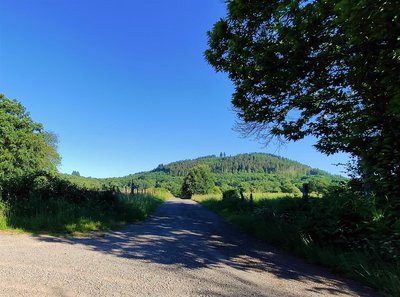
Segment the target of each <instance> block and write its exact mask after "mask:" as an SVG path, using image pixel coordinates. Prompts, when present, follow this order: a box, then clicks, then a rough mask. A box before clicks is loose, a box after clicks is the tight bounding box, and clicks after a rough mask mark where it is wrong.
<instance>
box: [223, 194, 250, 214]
mask: <svg viewBox="0 0 400 297" xmlns="http://www.w3.org/2000/svg"><path fill="white" fill-rule="evenodd" d="M222 204H223V206H224V207H225V208H226V209H230V210H236V211H239V210H244V209H246V208H248V207H249V204H248V202H247V201H244V200H243V199H242V198H241V196H240V193H239V191H238V190H236V189H233V190H227V191H225V192H223V193H222Z"/></svg>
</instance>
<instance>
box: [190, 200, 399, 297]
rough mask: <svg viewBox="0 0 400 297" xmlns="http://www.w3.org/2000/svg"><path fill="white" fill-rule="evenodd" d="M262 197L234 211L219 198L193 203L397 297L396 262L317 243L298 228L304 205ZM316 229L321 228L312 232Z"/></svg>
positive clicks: (304, 213) (302, 222) (305, 214)
mask: <svg viewBox="0 0 400 297" xmlns="http://www.w3.org/2000/svg"><path fill="white" fill-rule="evenodd" d="M262 196H263V195H262V194H257V195H254V203H253V205H250V204H246V205H245V206H244V207H239V208H237V207H236V208H235V209H233V208H232V207H230V206H229V204H227V203H224V201H223V200H222V197H221V196H219V195H195V196H193V199H194V200H196V201H197V202H199V203H201V204H202V205H204V206H205V207H207V208H208V209H210V210H211V211H214V212H216V213H218V214H219V215H221V216H222V217H223V218H225V220H226V221H228V222H229V223H231V224H233V225H234V226H236V227H237V228H238V229H240V230H242V231H243V232H246V233H248V234H251V235H254V236H255V237H257V238H259V239H261V240H263V241H265V242H268V243H270V244H273V245H275V246H279V247H281V248H284V249H285V250H288V251H290V252H292V253H294V254H296V255H298V256H300V257H303V258H305V259H306V260H308V261H309V262H312V263H316V264H320V265H324V266H326V267H329V268H330V269H331V270H333V271H335V272H339V273H342V274H344V275H346V276H347V277H350V278H353V279H356V280H359V281H361V282H363V283H364V284H367V285H369V286H370V287H373V288H375V289H377V290H379V291H380V292H382V293H383V294H385V295H386V296H393V297H394V296H396V297H397V296H400V264H399V261H387V259H386V260H385V259H382V258H381V257H380V255H376V254H371V253H367V252H365V251H363V250H362V249H361V250H356V249H350V248H340V247H338V246H333V245H329V244H325V245H322V244H320V243H317V242H315V241H314V240H313V239H312V237H311V236H309V235H308V234H307V233H306V232H304V230H303V229H302V228H301V225H307V224H310V223H309V217H308V215H309V214H310V213H309V210H301V208H302V204H303V203H304V202H303V201H301V199H299V198H293V197H279V196H278V195H276V196H274V195H272V194H268V195H264V196H265V197H264V198H263V197H262ZM321 201H322V199H318V198H314V201H313V200H311V201H310V202H311V204H312V203H320V202H321ZM299 209H300V210H301V211H299ZM294 213H295V215H293V214H294ZM317 224H318V223H317ZM321 225H323V222H321ZM309 228H314V227H313V226H311V227H309ZM318 228H321V227H316V228H315V229H316V230H318Z"/></svg>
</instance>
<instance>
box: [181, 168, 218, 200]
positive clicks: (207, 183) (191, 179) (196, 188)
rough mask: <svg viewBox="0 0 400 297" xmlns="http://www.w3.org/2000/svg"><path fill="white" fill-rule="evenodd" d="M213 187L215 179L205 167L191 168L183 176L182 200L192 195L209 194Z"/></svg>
mask: <svg viewBox="0 0 400 297" xmlns="http://www.w3.org/2000/svg"><path fill="white" fill-rule="evenodd" d="M214 186H215V179H214V176H213V174H212V173H211V171H210V168H209V167H208V166H207V165H197V166H195V167H193V168H192V169H191V170H190V171H189V173H188V174H187V175H186V176H185V178H184V180H183V184H182V190H181V192H182V196H183V198H191V197H192V195H194V194H208V193H211V191H212V190H213V188H214Z"/></svg>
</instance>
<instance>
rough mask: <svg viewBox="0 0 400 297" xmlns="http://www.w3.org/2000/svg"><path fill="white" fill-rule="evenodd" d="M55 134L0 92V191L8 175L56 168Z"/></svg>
mask: <svg viewBox="0 0 400 297" xmlns="http://www.w3.org/2000/svg"><path fill="white" fill-rule="evenodd" d="M56 148H57V137H56V135H55V134H54V133H52V132H45V131H44V130H43V126H42V125H41V124H40V123H36V122H34V121H33V120H32V119H31V117H30V115H29V113H28V112H26V110H25V108H24V107H23V106H22V104H21V103H19V102H17V101H16V100H10V99H8V98H6V97H5V96H4V95H3V94H0V190H1V186H2V184H3V183H4V182H6V181H7V180H9V179H10V178H13V177H16V176H21V175H24V174H27V173H33V172H35V171H53V170H56V167H57V165H58V164H59V162H60V156H59V154H58V153H57V150H56Z"/></svg>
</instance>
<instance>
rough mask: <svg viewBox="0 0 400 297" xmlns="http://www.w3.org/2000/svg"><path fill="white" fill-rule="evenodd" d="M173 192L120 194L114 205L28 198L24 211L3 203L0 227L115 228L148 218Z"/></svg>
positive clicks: (47, 230) (56, 230) (51, 230)
mask: <svg viewBox="0 0 400 297" xmlns="http://www.w3.org/2000/svg"><path fill="white" fill-rule="evenodd" d="M171 196H172V195H171V194H169V192H167V191H164V190H161V189H155V190H151V191H149V192H148V193H147V194H135V195H126V194H119V196H118V199H117V203H116V204H115V205H98V204H95V203H92V202H90V201H88V202H85V203H81V204H74V203H72V202H67V201H65V200H62V199H51V200H49V201H47V202H44V201H41V200H35V199H32V200H28V202H26V201H25V202H24V205H23V208H24V209H25V211H24V212H22V211H20V207H21V206H18V208H19V209H18V211H15V210H13V208H12V207H10V206H9V205H7V204H5V203H3V202H1V204H0V230H8V231H13V232H16V231H19V232H20V231H21V230H22V231H24V232H32V233H55V234H57V233H64V234H82V233H87V232H92V231H99V230H106V229H109V228H115V227H118V226H121V225H124V224H127V223H133V222H137V221H141V220H144V219H146V218H147V217H148V216H149V215H151V214H152V213H153V212H154V211H155V210H156V208H157V207H158V206H160V205H161V204H162V203H163V202H164V201H165V200H166V199H168V198H170V197H171Z"/></svg>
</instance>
